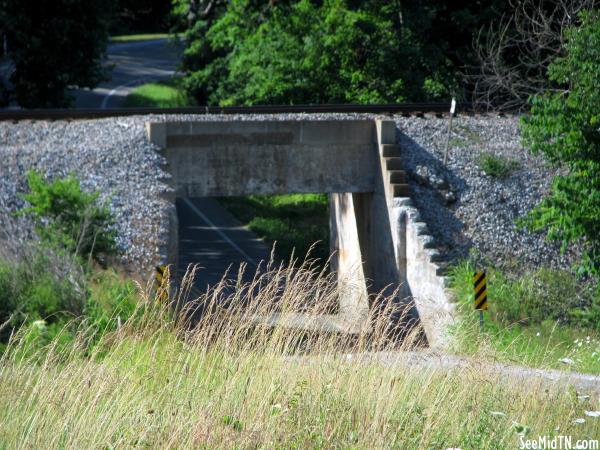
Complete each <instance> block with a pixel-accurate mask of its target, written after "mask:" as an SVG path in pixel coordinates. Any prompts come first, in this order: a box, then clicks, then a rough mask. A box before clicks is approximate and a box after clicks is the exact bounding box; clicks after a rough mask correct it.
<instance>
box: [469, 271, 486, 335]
mask: <svg viewBox="0 0 600 450" xmlns="http://www.w3.org/2000/svg"><path fill="white" fill-rule="evenodd" d="M473 290H474V297H473V301H474V306H475V309H476V310H478V311H479V326H480V328H481V329H482V330H483V311H487V309H488V303H487V277H486V273H485V270H480V271H477V272H475V273H474V274H473Z"/></svg>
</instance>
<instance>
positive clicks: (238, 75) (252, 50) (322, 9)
mask: <svg viewBox="0 0 600 450" xmlns="http://www.w3.org/2000/svg"><path fill="white" fill-rule="evenodd" d="M200 3H201V5H200ZM211 4H213V5H214V6H213V8H212V9H211V8H208V6H210V5H211ZM192 5H194V7H193V8H192ZM186 6H187V8H186ZM192 9H193V10H194V11H196V12H197V11H202V13H196V14H190V12H191V11H192ZM437 11H438V9H436V8H434V7H431V6H430V5H424V4H421V3H419V4H417V5H416V6H414V5H412V3H409V7H405V8H404V10H403V9H402V8H401V6H400V2H388V1H379V0H369V1H362V2H356V1H347V0H325V1H322V2H318V1H311V0H300V1H290V0H288V1H279V2H265V1H256V0H232V1H230V2H227V3H226V4H220V3H219V2H218V1H214V2H208V1H206V2H197V1H196V2H192V1H191V0H177V1H176V2H175V12H176V13H178V14H179V15H180V16H185V17H187V19H188V22H189V25H188V31H187V33H186V40H187V48H186V51H185V54H184V62H183V69H184V71H185V72H186V79H185V83H186V87H187V88H188V90H189V91H190V93H191V94H192V95H194V96H195V97H196V98H197V99H198V101H199V102H200V103H210V104H258V103H296V104H297V103H334V102H342V103H344V102H360V103H373V102H398V101H420V100H425V99H436V98H437V99H439V98H443V97H447V96H448V95H449V92H450V91H455V90H456V87H457V82H456V79H455V77H454V75H453V74H452V71H451V70H450V69H449V67H451V66H452V62H451V61H449V60H448V59H447V57H446V56H445V54H444V49H445V48H446V47H441V48H438V46H437V45H436V44H430V43H429V41H428V40H427V32H428V30H431V29H432V27H433V23H434V22H433V18H434V16H435V13H436V12H437ZM204 12H206V13H204ZM190 17H191V18H192V19H191V20H190ZM441 42H442V41H440V43H441Z"/></svg>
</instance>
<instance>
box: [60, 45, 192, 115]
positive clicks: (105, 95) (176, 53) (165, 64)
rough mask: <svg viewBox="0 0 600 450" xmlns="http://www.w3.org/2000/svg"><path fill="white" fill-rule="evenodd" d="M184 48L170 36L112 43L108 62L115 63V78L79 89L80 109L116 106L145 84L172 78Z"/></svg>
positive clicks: (112, 72)
mask: <svg viewBox="0 0 600 450" xmlns="http://www.w3.org/2000/svg"><path fill="white" fill-rule="evenodd" d="M182 52H183V49H182V46H181V44H180V43H178V42H175V41H173V40H170V39H155V40H150V41H140V42H123V43H115V44H110V45H109V46H108V49H107V60H106V64H107V65H113V64H114V68H113V70H112V71H111V72H110V76H111V79H110V81H106V82H104V83H102V84H100V85H99V86H98V87H96V88H95V89H93V90H90V89H77V90H75V91H71V93H72V94H74V95H75V107H76V108H115V107H119V106H121V103H122V102H123V100H124V99H125V97H127V95H128V94H129V93H130V92H131V91H132V90H133V89H135V87H136V86H139V85H141V84H144V83H148V82H150V81H154V80H160V79H163V78H168V77H170V76H172V75H174V74H175V73H176V71H177V67H178V65H179V62H180V61H181V55H182Z"/></svg>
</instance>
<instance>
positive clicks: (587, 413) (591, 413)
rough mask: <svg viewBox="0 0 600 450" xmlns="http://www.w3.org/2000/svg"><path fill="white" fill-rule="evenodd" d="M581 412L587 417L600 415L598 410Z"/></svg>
mask: <svg viewBox="0 0 600 450" xmlns="http://www.w3.org/2000/svg"><path fill="white" fill-rule="evenodd" d="M583 413H584V414H585V415H586V416H588V417H600V411H584V412H583Z"/></svg>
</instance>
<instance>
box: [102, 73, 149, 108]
mask: <svg viewBox="0 0 600 450" xmlns="http://www.w3.org/2000/svg"><path fill="white" fill-rule="evenodd" d="M148 78H149V77H144V78H138V79H136V80H133V81H130V82H129V83H125V84H122V85H121V86H117V87H116V88H114V89H113V90H112V91H110V92H109V93H108V94H106V95H105V96H104V98H103V99H102V104H101V105H100V109H106V107H107V105H108V101H109V100H110V98H111V97H112V96H113V95H115V94H116V93H117V91H118V90H119V89H122V88H126V87H129V86H131V85H134V84H136V83H141V82H144V81H146V80H148Z"/></svg>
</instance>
